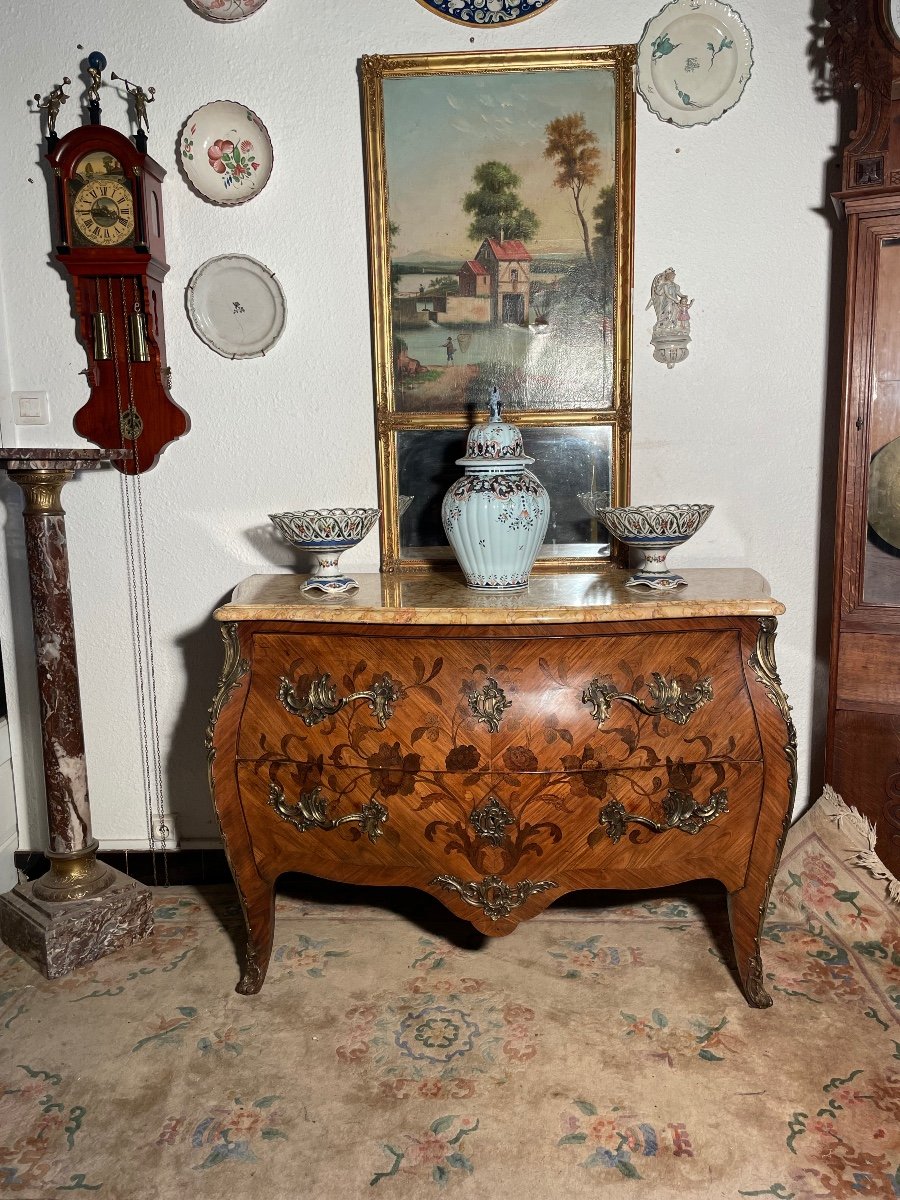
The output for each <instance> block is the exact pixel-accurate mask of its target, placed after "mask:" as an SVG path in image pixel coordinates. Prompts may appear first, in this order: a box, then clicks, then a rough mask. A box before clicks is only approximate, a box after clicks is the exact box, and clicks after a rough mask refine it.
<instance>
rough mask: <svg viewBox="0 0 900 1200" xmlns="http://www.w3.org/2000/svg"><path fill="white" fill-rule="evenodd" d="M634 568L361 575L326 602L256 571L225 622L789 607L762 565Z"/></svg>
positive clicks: (586, 617) (630, 616)
mask: <svg viewBox="0 0 900 1200" xmlns="http://www.w3.org/2000/svg"><path fill="white" fill-rule="evenodd" d="M630 574H631V573H630V572H629V571H626V570H620V569H617V568H610V569H608V570H606V571H603V572H598V573H596V574H579V573H575V572H573V573H570V574H565V575H563V574H546V575H544V574H540V575H532V577H531V582H530V583H529V585H528V587H527V588H526V589H525V591H522V592H476V591H473V590H472V589H470V588H468V587H466V585H465V584H464V583H463V582H462V580H461V579H460V578H459V577H458V576H454V575H450V574H446V575H438V574H435V575H407V576H400V575H377V574H358V575H354V578H355V579H356V581H357V582H358V583H359V590H358V591H356V592H351V593H349V594H348V595H343V596H335V597H327V598H323V597H322V595H321V594H319V593H309V592H306V593H304V592H303V591H302V590H301V588H302V585H303V582H304V578H305V576H302V575H251V576H250V578H249V579H245V580H244V581H243V583H241V584H239V585H238V586H237V588H235V591H234V594H233V595H232V597H231V602H230V603H228V604H223V605H222V606H221V608H218V609H217V610H216V614H215V616H216V619H217V620H219V621H333V622H336V623H337V622H349V623H359V624H366V623H371V624H378V625H552V624H565V623H570V622H581V623H592V622H597V621H647V620H654V619H657V618H662V617H726V616H757V617H777V616H780V614H781V613H783V612H784V605H783V604H781V603H780V602H779V601H778V600H773V599H772V597H771V596H770V595H769V586H768V584H767V583H766V581H765V579H763V577H762V576H761V575H760V574H758V573H757V572H756V571H750V570H746V569H744V568H732V567H715V568H709V569H694V570H690V569H689V570H685V571H682V572H681V574H682V575H683V576H684V578H685V580H686V581H687V586H686V587H680V588H677V589H676V590H674V591H672V592H656V591H649V590H645V589H644V588H630V587H626V586H625V581H626V580H627V579H628V578H629V576H630Z"/></svg>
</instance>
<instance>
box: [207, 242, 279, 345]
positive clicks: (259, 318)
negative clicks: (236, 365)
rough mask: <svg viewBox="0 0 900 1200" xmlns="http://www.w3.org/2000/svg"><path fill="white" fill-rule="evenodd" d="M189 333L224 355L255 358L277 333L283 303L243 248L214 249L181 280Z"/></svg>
mask: <svg viewBox="0 0 900 1200" xmlns="http://www.w3.org/2000/svg"><path fill="white" fill-rule="evenodd" d="M186 302H187V313H188V317H189V319H190V322H191V325H192V326H193V329H194V333H196V335H197V337H198V338H200V340H201V341H203V342H206V344H207V346H209V348H210V349H211V350H215V352H216V353H217V354H221V355H224V357H225V358H259V357H260V356H261V355H263V354H265V353H266V352H267V351H268V350H271V348H272V347H273V346H274V345H275V343H276V342H277V341H278V339H279V338H280V337H281V333H282V330H283V329H284V323H285V319H286V316H287V305H286V304H285V300H284V292H283V291H282V290H281V284H280V283H279V282H278V280H277V279H276V278H275V276H274V275H273V274H272V272H271V271H270V270H269V268H268V267H266V266H263V264H262V263H261V262H257V261H256V259H255V258H250V257H248V256H247V255H246V254H220V255H219V256H218V257H217V258H210V259H208V260H207V261H206V262H205V263H204V264H203V265H202V266H201V267H198V268H197V270H196V271H195V272H194V274H193V276H192V278H191V281H190V283H189V284H188V286H187V294H186Z"/></svg>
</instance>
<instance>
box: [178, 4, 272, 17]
mask: <svg viewBox="0 0 900 1200" xmlns="http://www.w3.org/2000/svg"><path fill="white" fill-rule="evenodd" d="M189 2H190V4H191V6H192V7H193V8H196V10H197V12H199V13H203V15H204V17H208V18H209V20H210V21H243V20H244V18H245V17H252V16H253V14H254V13H255V12H259V10H260V9H261V8H262V6H263V5H264V4H265V2H266V0H189Z"/></svg>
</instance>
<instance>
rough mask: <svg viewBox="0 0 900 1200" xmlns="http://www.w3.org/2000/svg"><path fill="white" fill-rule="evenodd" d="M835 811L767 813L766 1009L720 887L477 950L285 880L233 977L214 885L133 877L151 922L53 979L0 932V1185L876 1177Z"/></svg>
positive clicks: (553, 914) (402, 1199) (633, 1183)
mask: <svg viewBox="0 0 900 1200" xmlns="http://www.w3.org/2000/svg"><path fill="white" fill-rule="evenodd" d="M849 812H850V810H847V809H846V808H844V806H843V805H842V804H841V802H840V801H839V800H836V799H835V798H833V797H826V798H824V799H823V800H821V801H819V803H818V804H817V805H815V806H814V807H813V809H812V810H811V811H810V812H809V813H807V814H806V815H805V816H804V817H803V818H802V819H801V820H800V821H799V822H798V824H797V825H796V826H795V827H794V829H793V830H792V831H791V834H790V837H789V840H788V845H787V848H786V851H785V855H784V858H783V861H782V868H781V871H780V874H779V877H778V880H777V882H776V886H775V889H774V891H773V896H772V903H771V904H770V909H769V914H768V920H767V923H766V933H765V943H764V948H763V957H764V965H765V975H766V980H767V987H768V988H769V990H770V991H771V992H772V994H773V995H774V997H775V1005H774V1007H773V1008H771V1009H768V1010H763V1011H759V1010H754V1009H751V1008H749V1007H747V1005H746V1004H745V1002H744V1000H743V999H742V997H741V995H740V993H739V992H738V989H737V987H736V985H735V982H734V979H733V976H732V974H731V969H730V967H729V965H728V962H729V961H730V960H729V957H728V956H729V955H730V947H729V943H728V936H727V923H726V922H725V920H724V904H723V898H722V897H719V896H718V895H710V896H709V897H706V896H703V895H701V896H699V898H698V897H695V898H692V899H691V900H690V902H688V901H685V900H682V899H679V898H677V897H674V896H673V895H672V894H671V893H670V894H668V895H666V896H663V897H656V898H649V899H648V898H646V897H640V898H637V897H635V898H634V899H633V900H632V902H631V903H629V904H628V905H627V906H624V907H622V906H618V907H614V906H611V905H610V904H609V903H607V904H606V906H604V905H603V901H602V894H597V895H593V896H591V897H589V898H588V899H587V900H585V901H583V902H582V904H581V905H576V904H574V903H570V906H569V907H564V906H562V905H560V906H557V907H555V908H553V909H551V910H550V911H549V912H548V913H546V914H545V915H543V916H541V917H539V918H538V919H536V920H534V921H532V922H529V923H527V924H525V925H523V926H521V927H520V928H519V929H518V930H517V931H516V932H515V933H514V934H513V935H511V936H510V937H507V938H498V939H492V940H486V941H484V942H483V943H481V944H479V940H478V939H477V938H475V937H473V936H472V935H471V934H470V933H469V932H468V927H465V926H463V925H461V924H460V923H458V922H457V921H455V919H453V918H451V917H450V916H449V914H446V913H445V911H444V910H443V909H442V908H440V906H439V905H437V904H436V903H435V902H432V901H431V900H430V898H428V897H424V896H422V897H416V896H413V898H412V900H410V897H411V896H412V895H413V894H411V893H402V894H400V893H379V894H378V895H379V899H380V900H381V901H383V903H381V906H380V907H373V906H371V896H370V894H369V893H365V892H355V891H354V892H353V894H352V897H350V898H349V902H348V903H346V904H340V905H339V904H335V903H329V902H327V900H323V899H322V898H321V895H322V892H321V889H320V890H319V892H316V891H315V888H312V889H311V891H312V896H313V898H310V889H307V891H306V892H303V891H302V890H301V887H302V886H303V885H304V883H305V881H292V880H286V881H284V882H285V889H286V890H285V892H284V893H283V894H282V897H281V899H280V901H279V906H278V917H277V923H276V934H275V938H276V949H275V953H274V957H273V962H272V966H271V968H270V971H269V976H268V980H267V982H266V984H265V986H264V988H263V991H262V992H261V994H260V995H259V996H257V997H241V996H238V995H237V994H235V992H234V986H235V983H236V982H237V978H238V973H237V967H236V951H235V943H236V941H238V940H239V939H240V936H241V933H240V922H239V913H238V911H237V908H236V904H235V900H234V895H233V893H232V892H230V891H229V890H228V889H219V890H212V889H211V890H208V891H205V892H201V891H199V890H196V889H184V888H175V889H171V890H168V891H162V890H160V891H159V893H158V896H157V900H158V903H157V908H156V931H155V933H154V935H153V937H152V938H150V939H149V940H148V941H147V942H145V943H144V944H143V945H141V946H138V947H135V948H133V949H132V950H130V951H128V952H127V953H122V954H119V955H116V956H113V957H110V958H107V959H106V960H104V961H102V962H100V963H97V964H94V965H93V966H91V967H88V968H85V969H83V970H81V971H78V972H76V973H74V974H72V975H70V976H69V977H67V978H65V979H62V980H57V981H55V982H52V983H51V982H47V981H44V980H42V979H41V977H40V976H39V975H37V974H36V973H35V972H34V971H33V970H32V969H31V968H30V967H28V966H27V965H26V964H25V963H23V962H22V961H21V960H19V959H18V958H16V957H15V956H14V955H13V954H12V953H10V952H9V951H3V950H2V947H0V1081H2V1082H0V1195H5V1194H7V1193H8V1194H10V1195H13V1196H19V1197H26V1198H29V1200H39V1198H43V1197H46V1196H54V1197H57V1196H63V1195H65V1194H68V1193H80V1192H84V1193H88V1192H90V1193H94V1194H95V1195H96V1196H97V1197H98V1200H137V1198H140V1200H176V1198H177V1200H181V1198H182V1197H185V1196H189V1197H191V1198H192V1200H194V1198H198V1200H199V1198H203V1197H221V1196H224V1195H227V1196H230V1197H234V1198H235V1200H245V1198H248V1197H265V1200H300V1198H306V1197H321V1198H323V1200H345V1198H352V1197H363V1196H371V1195H373V1193H377V1194H378V1195H383V1196H384V1197H386V1200H409V1198H412V1197H414V1198H415V1200H420V1198H422V1197H427V1196H429V1195H440V1194H445V1193H446V1194H448V1195H449V1194H451V1193H453V1194H458V1195H459V1196H461V1197H464V1196H470V1197H473V1198H477V1200H485V1198H486V1197H494V1196H498V1197H499V1196H510V1197H515V1198H516V1200H549V1198H551V1197H557V1196H567V1197H582V1196H585V1197H587V1196H595V1195H597V1194H601V1193H602V1194H603V1195H604V1196H607V1197H613V1198H615V1197H620V1196H623V1197H624V1196H629V1197H631V1196H636V1195H638V1194H639V1195H641V1196H645V1197H652V1198H653V1200H665V1198H667V1197H679V1200H681V1198H683V1197H685V1196H690V1197H726V1196H727V1197H741V1196H774V1197H778V1198H779V1200H812V1198H813V1197H817V1198H818V1197H848V1198H852V1200H855V1198H856V1197H859V1196H879V1197H897V1196H898V1195H900V1173H898V1170H900V919H898V918H900V908H898V907H897V906H896V905H895V904H894V903H892V902H891V900H890V898H889V897H888V895H887V891H888V887H889V886H890V880H889V879H885V878H876V877H875V875H873V874H872V870H873V866H872V862H873V860H871V858H870V859H869V860H868V869H865V861H866V860H865V856H864V857H863V859H862V860H861V861H862V862H863V864H864V865H862V866H861V865H856V864H853V863H851V861H850V860H851V859H853V858H854V857H857V856H858V855H859V854H860V853H863V855H864V852H865V850H866V846H865V844H864V843H865V831H864V830H861V829H860V824H859V822H858V821H857V822H853V821H852V820H849V819H843V818H846V817H847V814H848V813H849ZM835 818H838V819H837V820H835ZM875 872H876V874H877V866H876V868H875ZM288 888H290V891H288V890H287V889H288ZM337 894H339V895H341V896H344V895H346V893H345V892H342V891H341V890H340V889H333V890H332V891H331V892H330V893H326V895H331V896H332V897H333V896H335V895H337ZM400 895H402V898H403V899H402V904H401V902H400V901H398V896H400ZM317 897H318V898H317ZM588 905H590V906H588Z"/></svg>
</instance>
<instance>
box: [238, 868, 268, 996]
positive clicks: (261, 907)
mask: <svg viewBox="0 0 900 1200" xmlns="http://www.w3.org/2000/svg"><path fill="white" fill-rule="evenodd" d="M238 890H239V892H240V896H241V906H242V907H243V910H244V920H245V921H246V923H247V957H246V959H245V962H244V970H243V973H242V975H241V981H240V983H239V984H238V985H237V991H239V992H240V994H241V995H242V996H255V995H256V993H257V992H258V991H259V989H260V988H261V987H262V985H263V981H264V980H265V978H266V971H267V970H268V969H269V959H270V958H271V956H272V937H273V934H274V932H275V886H274V884H273V883H271V882H268V881H266V880H265V879H260V878H259V877H258V876H257V878H256V879H254V880H252V881H251V882H249V883H248V881H246V880H240V881H239V883H238Z"/></svg>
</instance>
